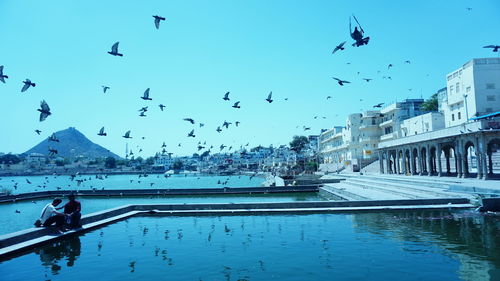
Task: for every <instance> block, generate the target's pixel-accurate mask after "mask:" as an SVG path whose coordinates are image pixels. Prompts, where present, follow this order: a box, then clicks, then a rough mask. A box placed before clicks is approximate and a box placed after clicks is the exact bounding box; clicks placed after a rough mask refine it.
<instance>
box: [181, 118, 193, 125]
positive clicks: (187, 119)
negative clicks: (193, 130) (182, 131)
mask: <svg viewBox="0 0 500 281" xmlns="http://www.w3.org/2000/svg"><path fill="white" fill-rule="evenodd" d="M182 120H184V121H188V122H189V123H191V124H194V120H193V119H191V118H184V119H182Z"/></svg>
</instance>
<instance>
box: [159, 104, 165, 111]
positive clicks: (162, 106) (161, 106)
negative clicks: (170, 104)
mask: <svg viewBox="0 0 500 281" xmlns="http://www.w3.org/2000/svg"><path fill="white" fill-rule="evenodd" d="M158 106H159V107H160V109H161V111H163V109H164V108H165V107H166V106H164V105H163V104H160V105H158Z"/></svg>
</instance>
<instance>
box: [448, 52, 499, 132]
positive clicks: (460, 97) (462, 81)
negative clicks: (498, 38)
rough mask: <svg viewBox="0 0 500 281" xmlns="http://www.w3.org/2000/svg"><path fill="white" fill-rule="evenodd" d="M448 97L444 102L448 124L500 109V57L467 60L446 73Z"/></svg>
mask: <svg viewBox="0 0 500 281" xmlns="http://www.w3.org/2000/svg"><path fill="white" fill-rule="evenodd" d="M446 86H447V89H448V91H447V97H446V102H445V103H443V104H442V109H443V114H444V119H445V125H446V127H452V126H456V125H460V124H463V123H466V122H467V120H468V119H470V118H473V117H477V116H481V115H485V114H488V113H492V112H495V111H497V110H498V109H499V108H500V58H481V59H473V60H470V61H468V62H466V63H465V64H464V65H462V66H461V67H460V68H459V69H457V70H455V71H453V72H451V73H450V74H448V75H447V76H446Z"/></svg>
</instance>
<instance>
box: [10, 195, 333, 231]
mask: <svg viewBox="0 0 500 281" xmlns="http://www.w3.org/2000/svg"><path fill="white" fill-rule="evenodd" d="M77 200H78V201H80V203H82V214H83V215H85V214H90V213H93V212H97V211H103V210H106V209H110V208H114V207H118V206H123V205H128V204H151V203H165V204H182V203H241V202H291V201H322V200H326V199H324V198H322V197H320V196H319V195H318V194H317V193H308V192H307V193H280V194H242V195H210V196H183V195H178V196H147V197H109V198H108V197H94V196H90V197H78V198H77ZM51 201H52V200H51V199H49V198H46V199H39V200H33V201H31V200H30V201H18V202H15V203H3V204H0V225H1V226H2V227H1V228H0V235H2V234H7V233H11V232H15V231H19V230H23V229H26V228H30V227H33V223H34V221H35V220H36V219H37V218H39V217H40V213H41V211H42V208H43V207H44V206H45V205H46V204H47V203H50V202H51ZM66 201H67V200H66V199H65V198H64V200H63V203H66ZM16 211H18V212H20V213H17V212H16Z"/></svg>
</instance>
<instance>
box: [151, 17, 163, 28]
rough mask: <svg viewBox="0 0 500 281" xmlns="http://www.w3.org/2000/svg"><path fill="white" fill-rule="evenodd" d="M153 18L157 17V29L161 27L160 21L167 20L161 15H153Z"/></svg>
mask: <svg viewBox="0 0 500 281" xmlns="http://www.w3.org/2000/svg"><path fill="white" fill-rule="evenodd" d="M153 18H155V26H156V29H160V21H162V20H165V18H164V17H160V16H153Z"/></svg>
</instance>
